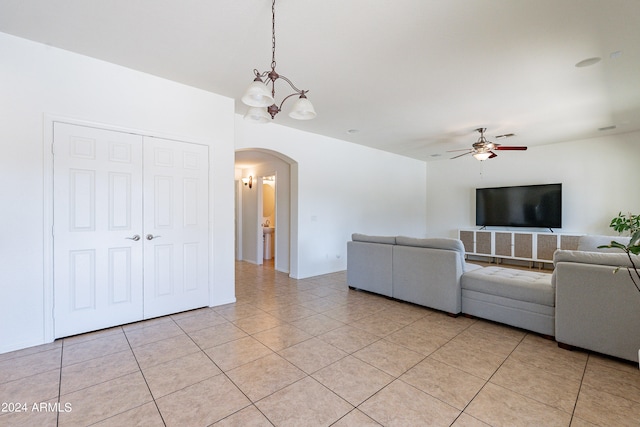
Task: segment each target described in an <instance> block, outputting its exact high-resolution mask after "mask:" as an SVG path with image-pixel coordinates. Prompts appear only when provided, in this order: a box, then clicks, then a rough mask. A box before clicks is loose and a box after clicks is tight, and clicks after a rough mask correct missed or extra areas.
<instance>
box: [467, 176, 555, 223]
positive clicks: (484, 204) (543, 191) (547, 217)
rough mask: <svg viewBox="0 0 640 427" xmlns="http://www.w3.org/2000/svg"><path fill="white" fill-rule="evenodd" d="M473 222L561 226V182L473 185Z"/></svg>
mask: <svg viewBox="0 0 640 427" xmlns="http://www.w3.org/2000/svg"><path fill="white" fill-rule="evenodd" d="M476 225H480V226H483V227H489V226H502V227H531V228H562V184H543V185H521V186H517V187H494V188H476Z"/></svg>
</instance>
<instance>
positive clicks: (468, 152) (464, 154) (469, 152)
mask: <svg viewBox="0 0 640 427" xmlns="http://www.w3.org/2000/svg"><path fill="white" fill-rule="evenodd" d="M467 154H471V151H467V152H466V153H462V154H458V155H457V156H455V157H452V158H451V159H450V160H453V159H457V158H458V157H462V156H466V155H467Z"/></svg>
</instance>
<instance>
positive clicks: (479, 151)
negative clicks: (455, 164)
mask: <svg viewBox="0 0 640 427" xmlns="http://www.w3.org/2000/svg"><path fill="white" fill-rule="evenodd" d="M486 130H487V128H478V129H476V131H477V132H479V133H480V138H479V139H478V141H477V142H474V143H473V145H472V146H471V148H470V149H466V148H465V149H464V150H451V151H448V153H452V152H455V151H466V153H462V154H460V155H458V156H455V157H452V158H451V159H452V160H453V159H457V158H458V157H462V156H466V155H467V154H472V155H473V157H475V158H476V159H477V160H480V161H482V160H487V159H493V158H494V157H498V155H497V154H496V153H494V151H499V150H511V151H524V150H526V149H527V147H523V146H514V145H501V144H496V143H495V142H491V141H487V139H486V138H485V137H484V133H485V132H486ZM510 136H513V134H512V133H511V134H506V135H501V136H500V137H505V138H507V137H510ZM496 138H499V137H496Z"/></svg>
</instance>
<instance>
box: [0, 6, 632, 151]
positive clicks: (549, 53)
mask: <svg viewBox="0 0 640 427" xmlns="http://www.w3.org/2000/svg"><path fill="white" fill-rule="evenodd" d="M0 32H5V33H8V34H13V35H16V36H19V37H23V38H26V39H30V40H34V41H37V42H41V43H45V44H48V45H52V46H56V47H59V48H62V49H66V50H70V51H73V52H77V53H80V54H83V55H87V56H91V57H95V58H99V59H102V60H105V61H109V62H113V63H116V64H120V65H123V66H126V67H129V68H132V69H135V70H140V71H144V72H146V73H150V74H154V75H157V76H161V77H165V78H167V79H171V80H175V81H178V82H182V83H184V84H187V85H191V86H195V87H198V88H202V89H205V90H208V91H211V92H215V93H218V94H221V95H225V96H228V97H231V98H235V99H236V109H237V112H239V113H244V111H245V107H244V105H243V104H242V103H241V102H240V101H239V98H240V96H241V95H242V93H243V92H244V89H245V88H246V86H247V85H248V84H249V83H250V82H251V81H252V79H253V73H252V70H253V69H254V68H258V69H259V70H260V71H264V70H266V69H268V68H269V67H270V63H271V2H270V1H269V0H103V1H98V0H93V1H87V0H0ZM276 37H277V44H276V60H277V68H276V70H277V71H278V72H279V73H280V74H282V75H284V76H286V77H288V78H290V79H291V80H292V81H293V83H294V84H295V85H296V86H297V87H299V88H301V89H308V90H309V93H308V97H309V99H310V100H311V101H312V102H313V104H314V106H315V108H316V111H317V113H318V117H317V118H316V119H314V120H311V121H295V120H293V119H290V118H289V117H288V116H287V114H286V113H285V112H283V113H281V114H279V115H278V116H276V119H275V121H276V122H277V123H280V124H282V125H285V126H291V127H295V128H298V129H302V130H305V131H309V132H313V133H317V134H322V135H327V136H330V137H335V138H338V139H342V140H346V141H350V142H354V143H357V144H363V145H367V146H370V147H375V148H379V149H381V150H386V151H390V152H394V153H398V154H401V155H405V156H409V157H414V158H416V159H422V160H433V159H437V158H449V157H453V154H452V153H446V151H447V150H455V149H460V148H466V147H470V145H471V144H472V143H473V142H475V141H476V140H477V137H478V135H477V134H476V133H475V132H474V129H475V128H477V127H487V128H488V132H487V137H488V139H489V140H492V139H493V137H494V136H495V135H500V134H505V133H515V134H516V137H514V138H511V139H509V140H502V141H498V142H502V143H504V144H505V145H507V144H508V145H528V146H534V145H541V144H549V143H555V142H562V141H568V140H576V139H582V138H589V137H595V136H601V135H604V134H614V133H625V132H630V131H635V130H640V0H606V1H605V0H305V1H300V0H278V1H277V4H276ZM591 57H601V58H602V61H601V62H599V63H598V64H596V65H593V66H590V67H584V68H578V67H575V64H576V63H578V62H579V61H581V60H584V59H586V58H591ZM288 94H289V92H288V86H287V85H286V84H285V83H284V82H281V83H278V85H277V86H276V98H277V100H280V99H282V98H283V97H284V96H285V95H288ZM291 103H292V101H288V104H291ZM288 104H285V106H284V108H283V109H284V110H286V109H287V106H288ZM289 106H290V105H289ZM610 126H615V129H612V130H604V131H602V130H599V128H604V127H610ZM350 129H355V130H357V132H355V133H348V132H347V131H348V130H350ZM507 141H508V142H507ZM435 155H441V157H434V156H435ZM499 155H500V156H522V155H526V154H525V153H522V152H501V153H499ZM463 159H464V158H463ZM458 161H464V160H458ZM467 161H469V160H467Z"/></svg>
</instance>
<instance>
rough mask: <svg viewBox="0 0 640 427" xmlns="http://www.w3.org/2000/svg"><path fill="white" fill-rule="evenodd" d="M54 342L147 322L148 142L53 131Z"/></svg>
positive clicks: (71, 128) (68, 128)
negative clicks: (145, 150)
mask: <svg viewBox="0 0 640 427" xmlns="http://www.w3.org/2000/svg"><path fill="white" fill-rule="evenodd" d="M53 145H54V153H55V154H54V167H53V169H54V176H53V185H54V302H55V306H54V319H55V320H54V322H55V325H54V329H55V332H54V335H55V337H56V338H58V337H63V336H68V335H73V334H77V333H81V332H86V331H91V330H96V329H101V328H105V327H109V326H113V325H117V324H123V323H128V322H133V321H136V320H140V319H142V317H143V313H142V279H143V277H142V256H143V253H142V251H143V247H144V244H143V242H142V240H139V241H134V240H130V238H131V237H132V236H133V235H135V234H138V235H140V234H141V232H142V200H141V196H140V195H141V194H142V176H141V174H140V171H139V170H140V165H141V163H142V137H140V136H137V135H131V134H125V133H120V132H112V131H107V130H103V129H95V128H89V127H83V126H75V125H69V124H63V123H55V124H54V142H53Z"/></svg>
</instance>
